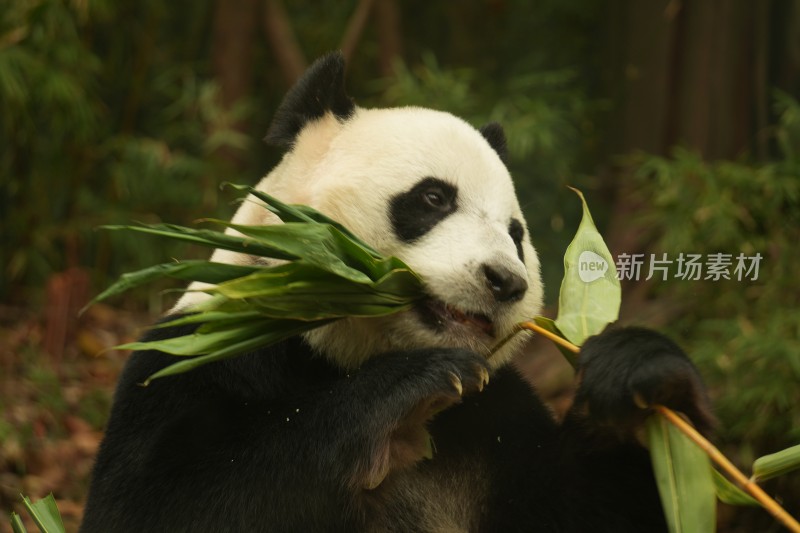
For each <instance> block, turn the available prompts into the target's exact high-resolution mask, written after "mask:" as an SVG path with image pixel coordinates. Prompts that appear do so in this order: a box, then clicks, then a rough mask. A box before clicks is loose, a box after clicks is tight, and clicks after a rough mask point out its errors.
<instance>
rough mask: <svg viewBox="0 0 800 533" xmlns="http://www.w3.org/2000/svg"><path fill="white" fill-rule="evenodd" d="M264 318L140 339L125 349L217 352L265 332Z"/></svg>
mask: <svg viewBox="0 0 800 533" xmlns="http://www.w3.org/2000/svg"><path fill="white" fill-rule="evenodd" d="M263 329H264V326H263V325H262V319H261V318H259V320H258V321H253V322H249V323H245V324H244V325H242V326H241V327H239V328H237V329H230V330H222V331H213V332H195V333H192V334H190V335H183V336H181V337H172V338H169V339H162V340H155V341H139V342H131V343H128V344H123V345H122V346H120V347H119V348H120V349H123V350H158V351H160V352H164V353H168V354H172V355H184V356H195V355H201V354H207V353H212V352H215V351H217V350H219V349H221V348H223V347H225V346H228V345H230V344H231V343H232V342H238V341H239V340H241V339H243V338H244V339H247V338H252V337H255V336H258V335H259V334H260V333H263Z"/></svg>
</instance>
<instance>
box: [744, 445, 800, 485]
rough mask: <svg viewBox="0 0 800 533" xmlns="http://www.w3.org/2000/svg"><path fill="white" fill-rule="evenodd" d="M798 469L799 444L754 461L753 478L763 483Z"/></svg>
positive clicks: (799, 465)
mask: <svg viewBox="0 0 800 533" xmlns="http://www.w3.org/2000/svg"><path fill="white" fill-rule="evenodd" d="M798 468H800V444H798V445H797V446H792V447H791V448H786V449H785V450H781V451H779V452H776V453H773V454H770V455H765V456H764V457H759V458H758V459H756V460H755V462H754V463H753V477H755V478H756V479H757V480H759V481H763V480H765V479H770V478H773V477H776V476H780V475H783V474H786V473H787V472H791V471H792V470H796V469H798Z"/></svg>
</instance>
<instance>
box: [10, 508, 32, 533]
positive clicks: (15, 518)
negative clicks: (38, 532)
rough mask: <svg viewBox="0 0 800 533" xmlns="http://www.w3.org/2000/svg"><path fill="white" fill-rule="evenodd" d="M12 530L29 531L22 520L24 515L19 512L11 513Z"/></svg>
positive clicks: (18, 532)
mask: <svg viewBox="0 0 800 533" xmlns="http://www.w3.org/2000/svg"><path fill="white" fill-rule="evenodd" d="M11 531H12V532H13V533H28V530H27V528H26V527H25V524H24V523H23V522H22V517H20V516H19V515H18V514H17V513H13V512H12V513H11Z"/></svg>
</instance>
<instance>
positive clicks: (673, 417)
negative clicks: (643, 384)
mask: <svg viewBox="0 0 800 533" xmlns="http://www.w3.org/2000/svg"><path fill="white" fill-rule="evenodd" d="M653 409H655V410H656V411H657V412H658V413H659V414H660V415H661V416H663V417H664V418H666V419H667V420H668V421H669V422H670V423H671V424H672V425H673V426H675V427H676V428H678V429H679V430H680V431H681V432H682V433H683V434H684V435H686V436H687V437H689V438H690V439H691V440H692V442H694V443H695V444H697V445H698V446H699V447H700V448H701V449H702V450H703V451H704V452H706V455H708V457H709V458H711V460H712V461H714V462H715V463H717V464H718V465H719V466H720V468H722V469H723V470H724V471H725V472H726V473H727V474H728V475H729V476H731V477H732V478H733V479H734V481H736V482H737V483H738V484H739V485H740V486H741V487H742V489H744V490H745V491H746V492H748V493H749V494H750V495H751V496H752V497H753V498H755V499H756V500H757V501H758V503H760V504H761V506H762V507H764V509H766V510H767V511H768V512H769V513H770V514H771V515H772V516H774V517H775V518H776V519H777V520H778V521H779V522H780V523H782V524H783V525H784V526H786V527H787V528H788V529H789V531H792V532H793V533H800V524H798V522H797V520H795V519H794V518H793V517H792V516H791V515H790V514H789V513H787V512H786V511H785V510H784V509H783V507H781V506H780V504H778V502H776V501H775V500H773V499H772V498H771V497H770V496H769V495H768V494H767V493H766V492H764V489H762V488H761V487H759V486H758V485H757V484H756V483H755V482H753V481H752V480H751V479H749V478H748V477H747V476H745V475H744V474H743V473H742V472H741V470H739V469H738V468H736V466H735V465H734V464H733V463H731V462H730V460H728V458H727V457H725V456H724V455H723V454H722V452H720V451H719V450H718V449H717V448H716V447H715V446H714V445H713V444H711V443H710V442H709V441H708V440H706V439H705V437H703V436H702V435H701V434H700V433H698V432H697V430H696V429H694V428H693V427H692V426H691V424H689V423H688V422H686V421H685V420H684V419H683V418H681V417H680V416H679V415H678V414H677V413H676V412H675V411H673V410H671V409H669V408H668V407H664V406H663V405H654V406H653Z"/></svg>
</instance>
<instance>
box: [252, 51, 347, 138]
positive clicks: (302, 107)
mask: <svg viewBox="0 0 800 533" xmlns="http://www.w3.org/2000/svg"><path fill="white" fill-rule="evenodd" d="M344 71H345V62H344V57H343V56H342V54H341V52H332V53H330V54H328V55H326V56H323V57H321V58H320V59H318V60H316V61H315V62H314V63H313V64H312V65H311V66H310V67H309V68H308V70H307V71H306V72H305V74H303V76H302V77H301V78H300V80H299V81H298V82H297V83H296V84H295V86H294V87H293V88H292V90H291V91H289V93H287V95H286V96H285V97H284V99H283V102H281V105H280V106H279V107H278V110H277V111H276V112H275V117H274V118H273V119H272V124H271V125H270V127H269V130H268V131H267V136H266V137H264V141H266V142H267V143H268V144H272V145H275V146H282V147H291V146H292V145H293V144H294V141H295V139H296V138H297V135H298V134H299V133H300V131H301V130H302V129H303V128H304V127H305V125H306V124H308V123H309V122H312V121H314V120H318V119H320V118H322V117H323V116H324V115H325V113H328V112H331V113H333V115H334V116H335V117H336V118H338V119H339V120H342V121H344V120H347V119H348V118H349V117H350V116H351V115H352V114H353V111H355V104H354V103H353V100H352V99H351V98H350V97H349V96H347V93H346V92H345V88H344Z"/></svg>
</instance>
